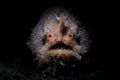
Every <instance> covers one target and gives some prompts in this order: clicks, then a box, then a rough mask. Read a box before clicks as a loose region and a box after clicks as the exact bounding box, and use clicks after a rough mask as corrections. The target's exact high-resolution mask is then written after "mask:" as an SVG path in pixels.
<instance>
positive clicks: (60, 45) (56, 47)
mask: <svg viewBox="0 0 120 80" xmlns="http://www.w3.org/2000/svg"><path fill="white" fill-rule="evenodd" d="M49 50H59V51H60V50H61V51H62V50H73V49H72V47H70V46H69V45H66V44H64V43H63V42H58V43H56V44H55V45H53V46H51V47H50V49H49Z"/></svg>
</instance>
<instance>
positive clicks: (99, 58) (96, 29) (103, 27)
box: [0, 0, 112, 78]
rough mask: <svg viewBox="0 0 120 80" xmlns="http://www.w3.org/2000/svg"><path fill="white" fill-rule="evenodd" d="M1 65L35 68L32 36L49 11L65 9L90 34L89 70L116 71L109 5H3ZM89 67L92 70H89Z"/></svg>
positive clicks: (45, 2)
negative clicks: (43, 13)
mask: <svg viewBox="0 0 120 80" xmlns="http://www.w3.org/2000/svg"><path fill="white" fill-rule="evenodd" d="M1 4H3V6H2V7H1V11H0V13H1V15H0V16H1V25H0V35H1V37H0V64H1V65H2V64H17V65H19V66H22V68H28V67H29V68H31V66H33V64H34V62H33V58H34V56H33V55H32V54H31V51H30V50H29V48H27V46H26V42H27V41H28V40H29V36H30V33H31V32H32V29H33V28H34V27H35V25H36V24H37V22H38V21H39V19H40V16H41V15H42V12H44V11H45V10H46V9H48V8H51V7H55V6H63V7H65V8H67V9H69V10H71V12H72V13H73V14H74V15H75V16H76V17H77V18H78V19H79V20H80V22H81V23H82V24H84V26H85V28H86V29H87V31H88V32H89V33H90V38H91V40H92V46H91V49H90V52H89V54H88V57H89V59H87V62H89V65H88V67H85V68H87V70H100V71H102V72H103V73H104V76H105V77H106V78H108V75H109V74H111V72H112V63H111V62H112V58H111V57H112V56H111V53H110V50H109V47H110V46H109V45H110V44H109V42H108V41H109V38H108V37H109V35H108V34H109V29H110V26H109V24H110V23H109V20H110V16H109V15H110V13H109V10H110V6H109V2H104V1H101V2H99V1H75V0H74V1H70V0H65V1H62V0H56V1H55V0H54V1H53V0H43V1H39V2H35V1H34V2H33V1H28V2H24V1H13V2H11V1H9V2H7V1H6V2H3V3H1ZM88 68H89V69H88Z"/></svg>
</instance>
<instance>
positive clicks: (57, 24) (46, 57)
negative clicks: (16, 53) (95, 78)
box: [27, 8, 89, 63]
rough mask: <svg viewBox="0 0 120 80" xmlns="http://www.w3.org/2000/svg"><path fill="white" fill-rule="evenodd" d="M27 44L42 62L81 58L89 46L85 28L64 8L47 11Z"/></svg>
mask: <svg viewBox="0 0 120 80" xmlns="http://www.w3.org/2000/svg"><path fill="white" fill-rule="evenodd" d="M27 44H28V46H29V47H30V48H31V50H32V52H33V54H35V55H36V57H37V58H38V60H39V62H40V63H43V62H50V61H53V60H56V61H64V60H69V59H71V58H74V59H77V60H81V54H85V53H86V52H87V50H88V47H89V45H88V44H89V41H88V36H87V34H86V32H85V30H84V29H83V28H82V27H81V26H80V23H79V22H78V20H77V19H76V18H75V17H74V16H73V15H71V14H70V13H69V12H67V11H66V10H65V9H63V8H53V9H50V10H48V11H46V13H44V14H43V16H42V17H41V19H40V21H39V23H38V24H37V25H36V27H35V28H34V29H33V33H32V34H31V37H30V40H29V41H28V43H27Z"/></svg>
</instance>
